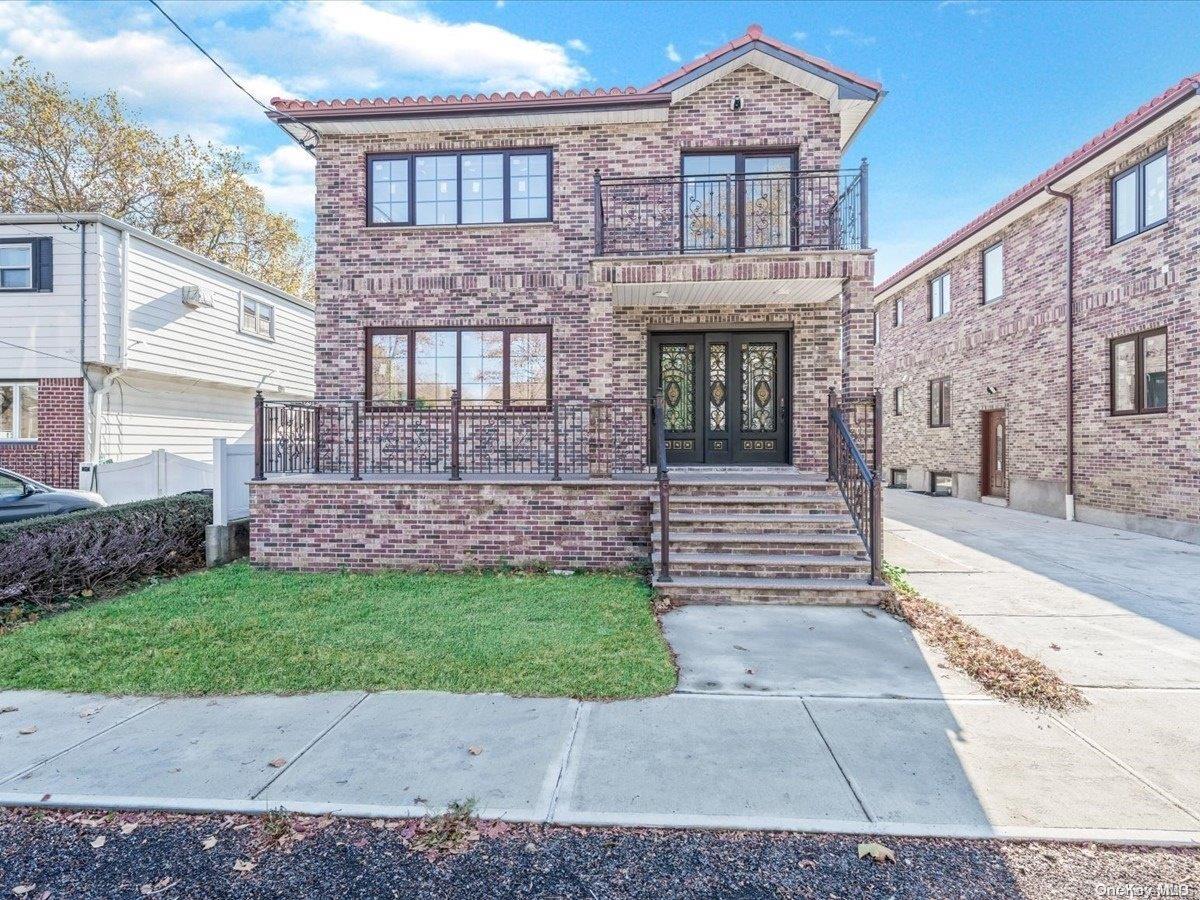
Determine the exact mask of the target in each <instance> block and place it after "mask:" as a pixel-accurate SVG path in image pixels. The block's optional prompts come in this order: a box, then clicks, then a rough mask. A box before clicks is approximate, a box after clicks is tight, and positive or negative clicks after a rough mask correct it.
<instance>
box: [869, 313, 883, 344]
mask: <svg viewBox="0 0 1200 900" xmlns="http://www.w3.org/2000/svg"><path fill="white" fill-rule="evenodd" d="M871 329H872V330H871V346H872V347H878V346H879V345H880V338H881V337H882V336H883V335H882V328H880V322H879V308H878V307H876V309H875V316H874V318H873V319H872V324H871Z"/></svg>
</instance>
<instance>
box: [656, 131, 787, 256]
mask: <svg viewBox="0 0 1200 900" xmlns="http://www.w3.org/2000/svg"><path fill="white" fill-rule="evenodd" d="M795 168H796V157H795V156H794V155H793V154H791V153H783V154H757V153H753V154H752V153H723V154H688V155H687V156H684V157H683V179H682V180H683V184H682V188H681V195H680V202H681V215H680V218H681V219H682V221H683V228H682V230H681V235H680V239H681V241H682V244H683V247H682V249H683V250H684V251H685V252H696V253H701V252H703V253H720V252H729V253H735V252H743V251H754V250H760V251H764V250H788V249H791V248H792V247H793V246H794V245H795V243H796V234H795V227H794V222H793V215H792V212H793V209H794V207H795V197H794V196H793V194H794V190H795V184H794V182H795V178H794V176H793V175H792V172H793V171H794V170H795Z"/></svg>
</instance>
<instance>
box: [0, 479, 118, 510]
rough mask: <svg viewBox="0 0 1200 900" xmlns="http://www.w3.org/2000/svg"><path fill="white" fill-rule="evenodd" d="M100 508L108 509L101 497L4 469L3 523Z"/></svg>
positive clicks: (0, 504) (0, 486)
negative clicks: (66, 488) (45, 482)
mask: <svg viewBox="0 0 1200 900" xmlns="http://www.w3.org/2000/svg"><path fill="white" fill-rule="evenodd" d="M99 506H108V504H107V503H105V502H104V498H103V497H101V496H100V495H99V494H93V493H91V492H90V491H69V490H65V489H62V488H52V487H50V485H48V484H42V483H41V482H40V481H34V480H33V479H32V478H26V477H24V476H23V475H18V474H17V473H16V472H11V471H9V470H8V469H0V522H17V521H19V520H21V519H32V518H33V517H34V516H54V515H58V514H60V513H69V512H75V511H77V510H80V509H95V508H96V507H99Z"/></svg>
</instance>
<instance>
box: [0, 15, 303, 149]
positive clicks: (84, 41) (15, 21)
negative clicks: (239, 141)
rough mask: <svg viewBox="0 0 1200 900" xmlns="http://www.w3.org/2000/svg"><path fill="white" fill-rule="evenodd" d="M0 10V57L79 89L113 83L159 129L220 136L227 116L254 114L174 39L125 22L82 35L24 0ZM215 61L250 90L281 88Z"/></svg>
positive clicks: (262, 92) (256, 113) (263, 93)
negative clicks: (106, 31) (24, 61)
mask: <svg viewBox="0 0 1200 900" xmlns="http://www.w3.org/2000/svg"><path fill="white" fill-rule="evenodd" d="M4 12H5V16H4V18H3V19H2V20H0V58H2V59H4V60H5V61H7V59H8V58H11V57H14V56H18V55H19V56H25V57H28V58H29V59H30V61H31V62H33V63H34V65H36V66H37V67H39V68H43V69H48V70H49V71H51V72H53V73H54V74H55V75H57V76H58V77H59V78H61V79H63V80H64V81H66V82H67V83H68V84H69V85H70V86H71V88H72V89H73V90H77V91H80V92H85V93H96V92H99V91H104V90H110V89H111V90H116V91H117V92H118V93H119V94H120V95H121V97H122V99H124V100H125V101H126V102H127V103H128V104H129V105H130V106H131V107H133V108H135V109H139V110H141V111H143V112H144V113H145V114H146V115H147V116H149V117H150V118H151V119H154V120H157V121H158V123H159V124H160V125H161V126H162V127H164V128H165V129H166V130H170V131H185V130H191V129H189V128H188V125H189V124H190V123H192V122H196V123H197V124H200V125H201V126H202V127H203V128H205V130H206V131H207V132H208V134H209V135H210V136H223V135H224V134H225V133H226V123H228V122H229V121H230V120H234V119H242V120H245V119H255V120H257V119H259V118H260V117H261V116H262V111H261V110H259V109H258V108H257V107H256V106H255V104H254V103H252V102H251V101H250V99H249V98H247V97H246V95H245V94H243V93H242V92H241V91H239V90H238V89H237V88H236V87H234V85H233V84H231V83H230V82H229V80H228V79H226V78H225V76H224V75H222V74H221V73H220V72H219V71H217V69H216V67H215V66H213V64H212V63H211V62H209V61H208V60H207V59H205V58H204V57H203V56H201V55H200V54H199V53H198V52H197V51H196V50H195V49H194V48H192V47H191V46H188V45H185V44H183V43H182V40H178V41H177V40H175V39H173V38H172V37H170V36H166V35H164V34H163V33H160V32H158V31H153V30H134V29H127V28H123V29H120V30H118V31H116V32H115V33H113V34H110V35H105V36H101V37H90V36H87V35H85V34H84V33H83V32H81V31H80V30H79V29H78V28H76V27H75V25H74V24H73V23H72V22H71V21H70V20H69V19H68V18H67V17H66V16H64V15H63V14H62V12H60V10H59V9H58V8H56V7H54V6H51V5H49V4H45V3H30V2H26V0H11V2H8V3H6V4H5V5H4ZM214 55H217V54H214ZM217 56H218V59H219V58H220V56H219V55H217ZM222 62H223V63H224V64H225V65H226V68H227V69H229V70H230V72H231V73H232V74H233V75H234V77H236V78H237V79H238V80H239V81H240V82H241V83H242V84H243V85H245V86H246V88H247V90H249V91H250V92H251V93H252V94H254V95H255V96H257V97H260V98H265V97H270V96H272V95H275V94H279V93H287V92H288V91H287V89H286V88H285V87H284V86H283V85H282V84H281V83H280V82H279V81H278V80H276V79H274V78H271V77H270V76H267V75H262V74H257V73H253V72H246V71H243V70H240V69H239V68H238V66H236V65H233V64H230V63H229V62H228V61H227V60H223V61H222Z"/></svg>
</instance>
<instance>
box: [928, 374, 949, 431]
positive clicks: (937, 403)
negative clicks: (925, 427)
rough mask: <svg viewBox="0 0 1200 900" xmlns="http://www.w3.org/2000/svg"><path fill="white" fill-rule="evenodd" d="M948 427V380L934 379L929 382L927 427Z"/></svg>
mask: <svg viewBox="0 0 1200 900" xmlns="http://www.w3.org/2000/svg"><path fill="white" fill-rule="evenodd" d="M949 425H950V379H949V378H934V379H933V380H932V381H930V382H929V427H930V428H945V427H947V426H949Z"/></svg>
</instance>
